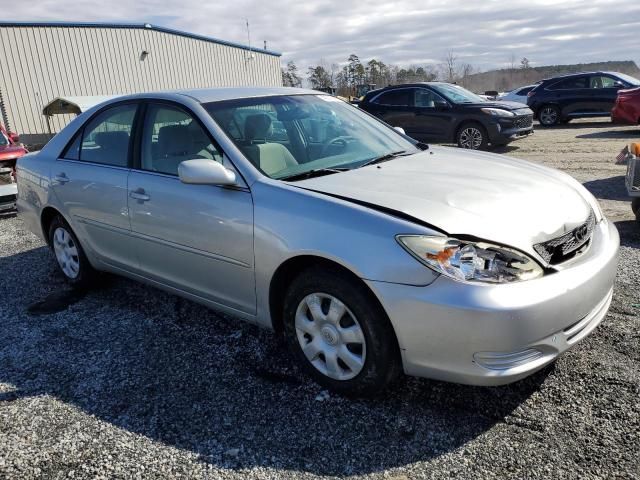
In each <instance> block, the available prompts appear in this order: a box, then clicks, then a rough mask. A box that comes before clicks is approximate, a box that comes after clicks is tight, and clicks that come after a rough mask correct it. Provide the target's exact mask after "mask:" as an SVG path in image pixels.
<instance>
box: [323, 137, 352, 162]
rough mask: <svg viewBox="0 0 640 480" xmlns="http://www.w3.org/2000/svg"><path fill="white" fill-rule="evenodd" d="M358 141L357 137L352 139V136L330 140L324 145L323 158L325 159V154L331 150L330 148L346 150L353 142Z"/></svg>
mask: <svg viewBox="0 0 640 480" xmlns="http://www.w3.org/2000/svg"><path fill="white" fill-rule="evenodd" d="M355 141H357V139H356V138H355V137H352V136H350V135H341V136H339V137H334V138H332V139H331V140H329V141H328V142H326V143H325V144H324V146H323V147H322V156H323V157H324V156H325V154H326V153H327V150H329V148H331V147H332V146H334V145H335V146H338V145H339V146H341V147H342V150H344V149H345V148H347V145H348V144H349V143H351V142H355Z"/></svg>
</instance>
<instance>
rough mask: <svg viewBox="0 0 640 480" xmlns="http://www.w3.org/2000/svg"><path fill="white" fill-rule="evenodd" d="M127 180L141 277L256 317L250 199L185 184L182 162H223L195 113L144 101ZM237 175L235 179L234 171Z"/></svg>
mask: <svg viewBox="0 0 640 480" xmlns="http://www.w3.org/2000/svg"><path fill="white" fill-rule="evenodd" d="M140 133H141V139H140V147H139V155H136V157H138V158H137V159H136V165H135V168H134V169H133V170H132V172H131V175H130V178H129V212H130V215H131V228H132V236H133V238H134V240H135V243H136V251H137V253H138V257H139V259H140V269H141V271H142V273H143V275H144V276H146V277H147V278H150V279H151V280H154V281H157V282H160V283H162V284H165V285H168V286H171V287H173V288H177V289H180V290H182V291H184V292H187V293H190V294H192V295H196V296H198V297H201V298H204V299H206V300H209V301H212V302H215V303H217V304H220V305H223V306H226V307H230V308H233V309H235V310H239V311H241V312H245V313H249V314H255V309H256V299H255V281H254V270H253V269H254V261H253V200H252V197H251V193H250V191H249V189H248V188H246V187H222V186H214V185H188V184H185V183H182V182H181V181H180V179H179V178H178V165H179V164H180V162H182V161H184V160H191V159H196V158H200V159H208V160H211V161H216V162H221V163H224V164H225V166H228V167H230V168H233V166H232V165H230V164H228V160H226V157H224V155H223V153H222V151H221V150H220V148H219V147H218V146H217V145H216V143H215V142H214V141H213V139H212V138H211V137H210V135H209V134H208V132H207V131H206V129H205V128H204V126H203V125H202V124H201V123H200V122H199V121H198V120H197V118H196V116H195V115H194V114H192V113H191V112H189V111H187V110H185V109H184V108H183V107H181V106H179V105H175V104H172V103H155V102H153V103H148V104H147V106H146V112H145V117H144V122H143V125H142V130H141V132H140ZM238 178H241V177H240V176H239V175H238Z"/></svg>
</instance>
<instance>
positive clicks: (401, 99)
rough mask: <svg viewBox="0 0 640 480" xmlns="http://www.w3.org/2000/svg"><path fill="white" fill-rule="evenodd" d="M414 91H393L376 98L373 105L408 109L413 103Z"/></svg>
mask: <svg viewBox="0 0 640 480" xmlns="http://www.w3.org/2000/svg"><path fill="white" fill-rule="evenodd" d="M411 92H412V90H410V89H408V88H405V89H402V90H391V91H390V92H385V93H383V94H382V95H379V96H378V97H376V98H375V99H374V100H373V101H372V102H371V103H377V104H379V105H391V106H395V107H408V106H409V105H410V101H411Z"/></svg>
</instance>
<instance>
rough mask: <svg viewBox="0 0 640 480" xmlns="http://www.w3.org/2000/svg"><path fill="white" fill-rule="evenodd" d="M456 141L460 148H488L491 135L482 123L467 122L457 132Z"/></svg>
mask: <svg viewBox="0 0 640 480" xmlns="http://www.w3.org/2000/svg"><path fill="white" fill-rule="evenodd" d="M456 143H457V144H458V147H460V148H466V149H470V150H486V149H487V147H488V145H489V135H488V134H487V130H486V129H485V128H484V127H483V126H482V124H480V123H478V122H465V123H463V124H462V125H460V127H459V128H458V131H457V132H456Z"/></svg>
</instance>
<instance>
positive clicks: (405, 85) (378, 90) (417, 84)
mask: <svg viewBox="0 0 640 480" xmlns="http://www.w3.org/2000/svg"><path fill="white" fill-rule="evenodd" d="M430 85H456V84H454V83H449V82H413V83H399V84H397V85H387V86H386V87H382V88H376V89H375V90H369V91H368V92H367V94H366V95H365V96H366V97H370V96H371V95H372V94H376V93H381V92H384V91H385V90H394V89H396V88H411V87H424V86H430ZM458 86H461V85H458Z"/></svg>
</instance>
